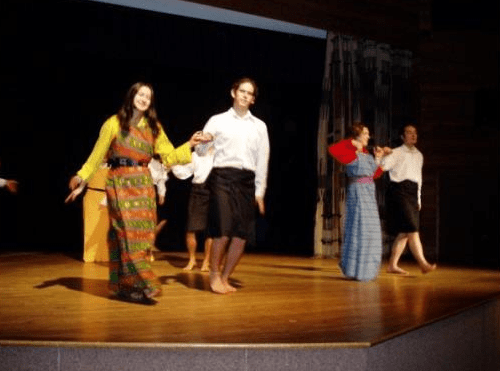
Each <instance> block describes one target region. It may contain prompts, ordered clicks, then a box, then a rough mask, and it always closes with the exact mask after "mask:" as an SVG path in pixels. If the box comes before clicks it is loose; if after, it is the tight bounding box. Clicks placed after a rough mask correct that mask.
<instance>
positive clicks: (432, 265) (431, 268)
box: [420, 263, 437, 274]
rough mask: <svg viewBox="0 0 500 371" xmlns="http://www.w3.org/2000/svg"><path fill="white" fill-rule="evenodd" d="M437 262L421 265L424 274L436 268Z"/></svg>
mask: <svg viewBox="0 0 500 371" xmlns="http://www.w3.org/2000/svg"><path fill="white" fill-rule="evenodd" d="M436 268H437V264H429V263H427V264H426V265H425V266H423V267H420V270H421V271H422V273H423V274H426V273H430V272H432V271H433V270H436Z"/></svg>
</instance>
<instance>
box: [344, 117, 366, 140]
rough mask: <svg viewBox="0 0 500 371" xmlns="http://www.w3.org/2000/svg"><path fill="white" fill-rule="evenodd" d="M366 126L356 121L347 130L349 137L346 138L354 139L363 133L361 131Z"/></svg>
mask: <svg viewBox="0 0 500 371" xmlns="http://www.w3.org/2000/svg"><path fill="white" fill-rule="evenodd" d="M366 127H367V126H366V125H365V124H363V123H362V122H361V121H356V122H354V123H353V124H352V126H351V127H350V129H349V135H348V138H351V139H356V138H357V137H359V136H360V135H361V133H362V132H363V129H364V128H366Z"/></svg>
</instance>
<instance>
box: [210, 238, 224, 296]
mask: <svg viewBox="0 0 500 371" xmlns="http://www.w3.org/2000/svg"><path fill="white" fill-rule="evenodd" d="M228 242H229V237H227V236H222V237H217V238H214V239H213V243H212V251H211V252H210V288H211V289H212V291H213V292H215V293H218V294H226V293H228V291H227V288H226V287H225V285H224V284H223V283H222V279H221V274H220V272H219V267H220V262H221V259H222V256H223V254H224V251H225V249H226V245H227V243H228Z"/></svg>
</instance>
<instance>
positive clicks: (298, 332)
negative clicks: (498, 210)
mask: <svg viewBox="0 0 500 371" xmlns="http://www.w3.org/2000/svg"><path fill="white" fill-rule="evenodd" d="M156 258H157V259H156V261H155V262H153V263H152V267H153V270H154V271H155V273H156V274H157V275H158V276H159V278H160V281H161V283H162V288H163V295H162V296H161V297H159V298H157V303H156V304H155V305H149V306H145V305H140V304H134V303H128V302H124V301H120V300H117V299H115V298H112V297H110V296H109V294H108V267H107V264H106V263H83V262H82V261H79V260H76V259H74V258H71V257H68V256H66V255H63V254H59V253H57V254H56V253H25V254H2V255H0V272H1V274H0V290H1V294H0V295H1V303H2V304H1V306H0V346H1V348H2V349H1V350H2V353H0V355H3V356H5V354H6V353H5V351H6V350H7V349H10V350H11V351H12V353H9V354H11V355H12V354H18V353H16V352H20V351H21V349H24V351H25V352H26V351H28V349H31V348H38V349H40V348H45V349H46V350H47V351H48V352H49V351H50V350H51V349H59V352H60V350H61V349H66V350H67V351H68V350H69V349H73V350H74V349H76V348H78V349H80V350H81V349H94V350H95V349H108V350H109V349H118V348H120V349H121V348H123V347H125V348H128V349H131V348H133V349H144V348H146V349H149V350H152V349H164V350H169V351H170V352H172V351H176V350H178V349H186V348H187V349H190V350H191V351H194V350H196V349H197V350H200V349H205V350H206V349H207V348H208V349H218V350H220V349H225V350H228V349H233V350H242V349H245V350H246V351H248V350H250V349H253V350H255V349H267V350H272V351H277V350H278V349H281V351H283V350H285V349H295V350H297V349H309V350H311V349H316V350H318V351H320V350H322V351H323V350H326V349H330V350H332V349H337V350H338V349H344V350H345V351H348V350H350V351H352V350H354V349H365V351H366V352H365V353H362V354H363V357H365V358H363V357H361V358H359V359H357V361H358V362H361V360H362V359H365V361H366V360H367V359H368V358H366V357H369V355H370V354H372V353H371V352H373V349H376V348H377V347H379V349H382V348H381V345H383V346H385V347H390V346H391V344H393V342H394V341H396V342H401V341H403V339H411V338H412V336H416V334H420V335H419V336H418V338H420V339H423V338H425V336H422V334H421V332H422V331H424V332H425V333H429V331H437V330H436V329H437V328H438V327H439V326H446V323H448V322H449V323H450V326H452V327H453V328H455V327H456V330H453V331H459V333H461V336H462V341H465V340H464V338H467V337H468V336H472V335H471V334H470V333H469V332H468V331H469V330H468V329H466V330H464V329H463V326H464V325H463V324H464V323H467V318H469V317H467V316H471V314H470V313H476V314H475V315H473V316H472V317H470V319H469V321H470V322H471V326H473V324H474V323H475V324H476V325H477V324H478V323H479V322H481V321H483V322H484V323H483V322H481V323H483V325H484V326H485V327H484V328H485V331H487V332H488V331H489V332H488V334H487V335H485V334H483V335H481V339H483V340H482V341H485V340H484V339H486V338H487V339H489V340H488V342H489V343H491V342H493V344H491V346H493V347H496V346H497V345H500V340H498V339H499V338H500V328H499V327H500V319H499V317H500V316H499V313H500V309H499V307H500V305H499V297H500V273H499V272H498V271H494V270H486V269H476V268H461V267H452V266H439V267H438V269H437V270H436V271H435V272H432V273H430V274H426V275H423V274H422V273H420V271H419V269H418V267H417V266H416V265H414V264H410V263H406V264H403V268H405V269H407V270H408V271H409V272H410V275H409V276H398V275H393V274H388V273H386V272H385V266H383V267H382V269H381V272H380V275H379V277H378V278H377V279H376V280H374V281H372V282H357V281H352V280H346V279H344V278H343V277H342V274H341V272H340V269H339V267H338V261H337V260H336V259H312V258H304V257H290V256H276V255H256V254H247V255H245V256H244V257H243V259H242V261H241V262H240V264H239V266H238V267H237V270H236V272H235V273H234V281H233V284H234V285H235V286H237V287H238V291H237V292H236V293H231V294H228V295H217V294H214V293H212V292H210V290H209V284H208V273H205V272H200V271H199V268H198V270H194V271H190V272H187V271H183V270H182V267H183V266H184V264H185V263H186V254H183V253H158V255H157V256H156ZM200 258H201V256H200ZM488 313H489V314H488ZM487 314H488V315H491V314H492V315H493V320H492V319H491V318H489V319H486V318H485V316H486V315H487ZM460 316H462V317H463V316H465V317H466V318H465V320H464V318H462V317H460ZM481 318H483V320H481ZM495 318H496V319H495ZM447 321H448V322H447ZM478 321H479V322H478ZM485 321H486V322H488V323H489V324H493V329H491V330H487V328H489V327H488V326H489V325H488V326H486V325H485V323H486V322H485ZM491 321H493V322H491ZM419 331H420V332H419ZM450 331H451V330H450V329H448V330H446V332H443V333H442V334H441V335H440V336H449V335H446V334H450V333H451V332H450ZM460 331H461V332H460ZM475 331H476V332H477V326H476V330H475ZM473 336H476V337H477V336H478V335H477V334H475V335H473ZM486 336H487V337H486ZM433 338H434V339H435V338H436V336H435V335H434V336H433ZM450 340H454V339H450ZM407 341H410V340H407ZM495 342H496V343H495ZM410 343H411V342H410ZM410 343H409V344H410ZM476 343H477V341H476ZM429 344H430V343H429ZM408 346H409V347H410V348H411V349H413V346H411V345H408ZM438 348H439V346H438ZM472 348H474V347H472ZM435 350H437V349H435ZM459 352H460V353H461V354H462V353H463V351H462V350H460V349H459ZM58 354H59V355H58V357H59V358H60V356H61V354H60V353H58ZM245 354H246V355H245V356H244V357H248V353H245ZM293 354H298V353H293ZM191 356H192V355H191ZM198 356H200V357H201V355H200V354H198ZM212 356H213V354H212V355H210V357H212ZM47 357H49V356H47ZM488 357H489V358H488V359H487V360H483V361H481V362H482V365H483V366H485V367H487V366H488V365H489V363H491V362H496V361H497V360H500V356H499V355H498V352H496V353H495V352H493V354H492V355H490V356H488ZM495 357H499V358H495ZM7 358H8V357H7ZM49 358H50V357H49ZM59 358H58V359H59ZM9 359H10V358H9ZM16 359H18V358H17V357H16ZM86 359H87V358H86ZM237 359H238V360H240V359H239V358H238V357H237ZM278 359H280V358H279V357H278ZM87 361H88V362H90V361H89V359H87ZM365 361H363V362H365ZM238 362H239V361H238ZM242 362H243V365H244V366H242V367H243V368H239V367H236V368H234V369H252V368H251V367H250V368H249V365H251V362H250V361H249V359H248V358H244V359H243V361H242ZM276 362H278V361H277V360H276ZM299 363H300V362H299ZM271 364H273V363H272V362H271V363H269V365H271ZM279 364H280V365H281V366H283V364H282V363H279ZM462 364H463V362H462ZM245 367H246V368H245ZM318 367H319V366H318ZM419 367H421V366H419ZM2 369H3V368H2V366H1V364H0V370H2ZM146 369H147V368H146ZM153 369H154V368H153ZM159 369H162V368H159ZM165 369H169V370H170V369H177V368H175V367H171V368H165ZM178 369H184V368H178ZM194 369H196V367H195V368H194ZM200 369H203V368H200ZM230 369H233V368H230ZM258 369H259V370H260V369H264V368H262V365H260V366H259V368H258ZM272 369H274V370H276V369H280V367H274V368H272ZM283 369H285V368H283ZM286 369H289V368H286ZM292 369H295V368H292ZM296 369H301V368H296ZM312 369H313V370H315V369H316V368H312ZM317 369H322V368H317ZM361 369H363V368H361ZM370 369H372V368H370ZM461 369H472V368H470V367H469V368H460V370H461ZM486 369H487V368H486Z"/></svg>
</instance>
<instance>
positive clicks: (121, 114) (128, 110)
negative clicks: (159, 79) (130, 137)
mask: <svg viewBox="0 0 500 371" xmlns="http://www.w3.org/2000/svg"><path fill="white" fill-rule="evenodd" d="M143 86H146V87H148V88H149V90H151V104H150V105H149V108H148V109H147V110H146V112H144V117H145V118H146V120H147V122H148V125H149V127H150V128H151V131H152V132H153V136H154V137H155V138H156V137H157V136H158V134H159V132H160V129H159V124H158V116H157V115H156V109H155V105H154V90H153V87H152V86H151V84H147V83H144V82H136V83H135V84H134V85H132V86H131V87H130V89H128V92H127V94H126V95H125V100H124V102H123V105H122V106H121V108H120V109H119V110H118V121H119V122H120V129H121V130H122V131H126V132H128V131H129V127H130V120H131V119H132V114H133V112H134V98H135V95H136V94H137V92H138V91H139V89H140V88H142V87H143Z"/></svg>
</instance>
